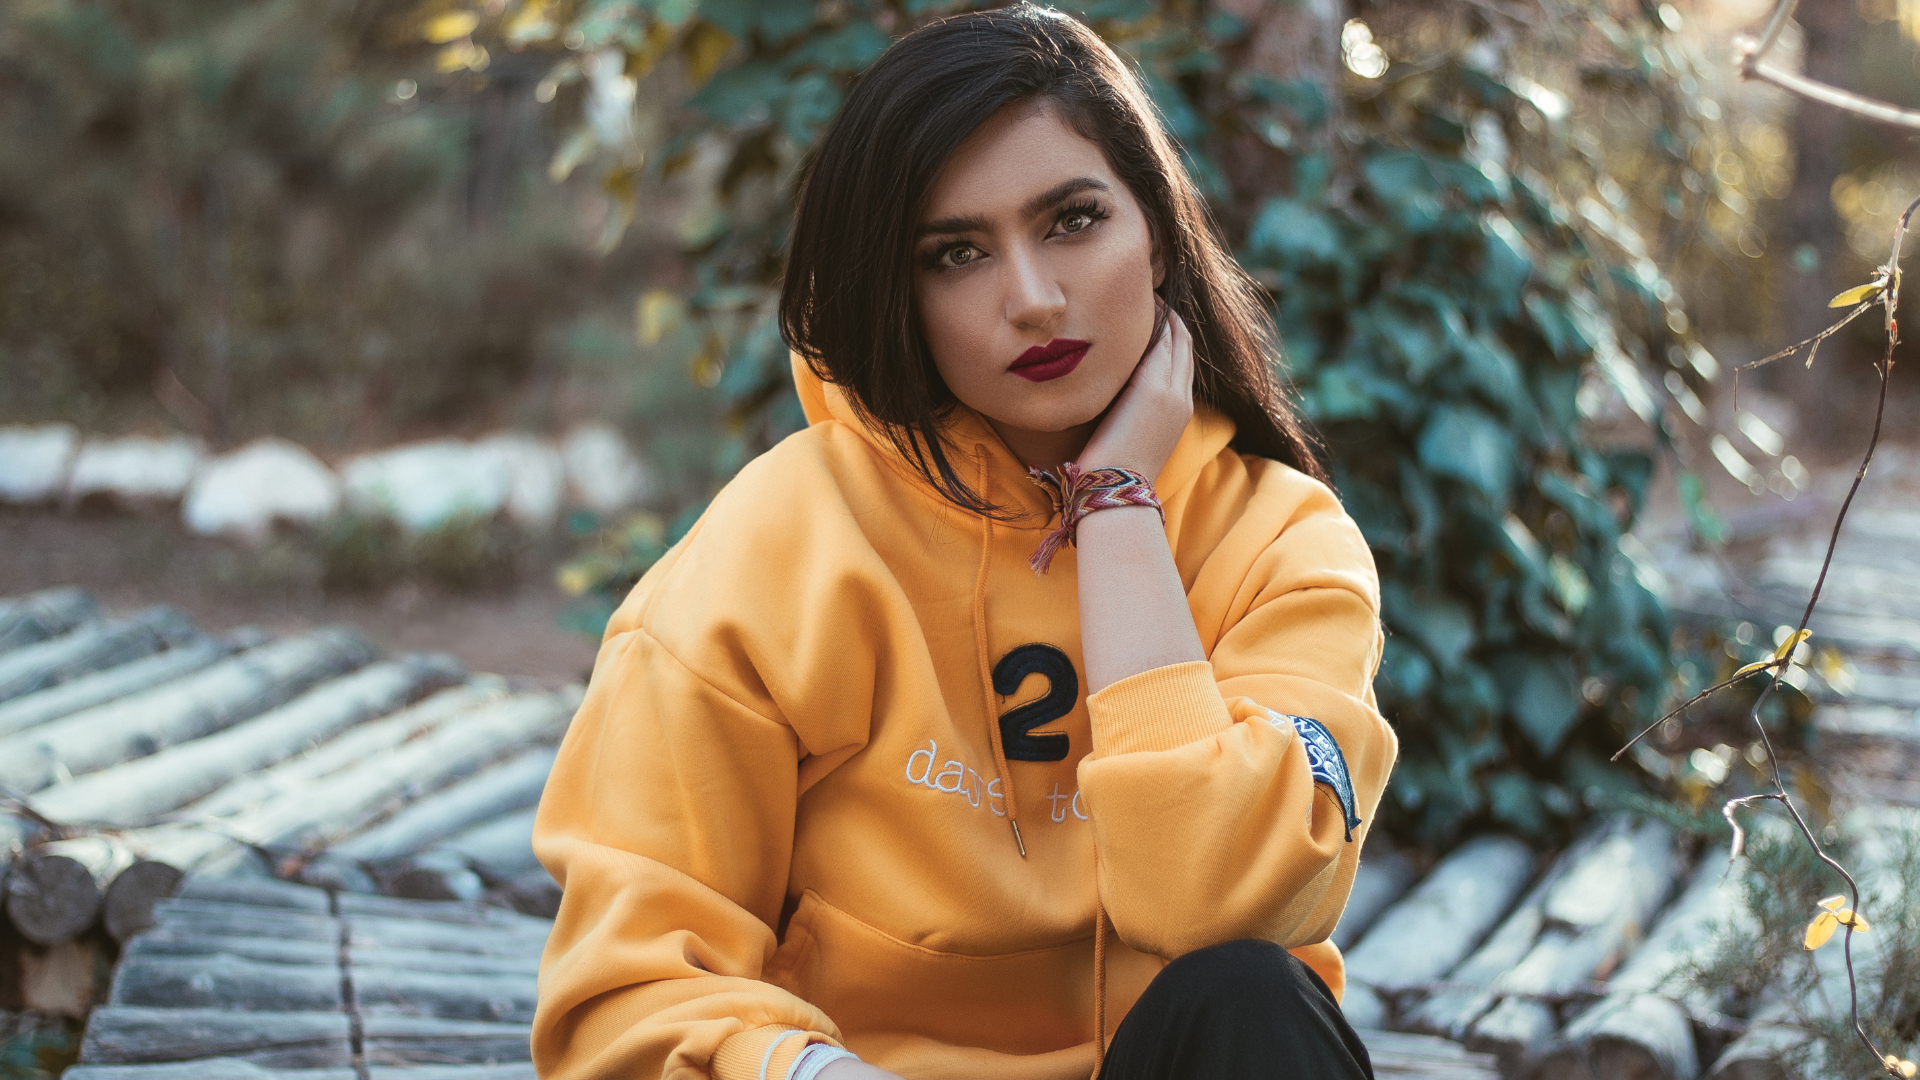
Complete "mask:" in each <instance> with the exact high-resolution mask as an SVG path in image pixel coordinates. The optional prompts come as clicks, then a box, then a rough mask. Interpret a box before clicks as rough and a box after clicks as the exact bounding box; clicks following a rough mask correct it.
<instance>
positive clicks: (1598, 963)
mask: <svg viewBox="0 0 1920 1080" xmlns="http://www.w3.org/2000/svg"><path fill="white" fill-rule="evenodd" d="M1682 869H1683V867H1682V859H1681V856H1680V853H1679V851H1678V850H1677V849H1676V847H1675V844H1674V836H1673V830H1672V829H1671V828H1669V827H1668V826H1667V825H1665V824H1664V823H1661V822H1657V821H1645V822H1639V823H1627V822H1624V821H1621V822H1617V823H1615V825H1614V826H1613V827H1612V828H1611V829H1610V830H1609V833H1608V835H1607V836H1606V838H1605V839H1604V840H1602V841H1601V843H1600V844H1598V845H1597V846H1596V847H1595V848H1594V849H1593V850H1592V851H1590V852H1588V853H1587V855H1586V856H1585V857H1584V858H1582V859H1581V860H1580V861H1579V862H1578V863H1576V864H1574V865H1573V866H1572V867H1571V868H1570V869H1569V870H1568V871H1567V874H1566V876H1565V877H1563V878H1562V879H1561V880H1559V881H1557V882H1555V884H1554V886H1553V888H1552V890H1551V891H1549V893H1548V894H1547V898H1546V901H1545V903H1544V904H1543V905H1542V912H1543V914H1544V916H1545V919H1546V925H1545V927H1544V928H1543V929H1542V931H1541V933H1540V936H1539V939H1538V940H1536V941H1535V942H1534V944H1533V947H1532V948H1531V949H1529V950H1528V952H1527V955H1526V956H1525V957H1524V958H1522V959H1521V961H1520V962H1519V963H1518V964H1516V965H1514V966H1513V968H1511V969H1510V970H1508V971H1506V972H1505V973H1503V974H1502V975H1501V976H1500V977H1499V978H1497V979H1495V980H1494V986H1495V988H1496V989H1497V990H1499V991H1500V992H1501V993H1502V994H1503V995H1504V996H1503V999H1502V1000H1501V1001H1500V1002H1499V1003H1498V1004H1497V1005H1495V1006H1494V1007H1493V1008H1492V1009H1491V1010H1489V1011H1488V1012H1487V1013H1486V1014H1485V1015H1484V1016H1482V1017H1480V1019H1478V1020H1476V1021H1475V1022H1474V1024H1473V1027H1472V1030H1471V1033H1470V1034H1469V1036H1468V1038H1467V1045H1468V1046H1469V1047H1472V1048H1474V1049H1476V1050H1484V1051H1490V1052H1492V1053H1493V1054H1494V1055H1496V1056H1497V1057H1499V1059H1500V1061H1501V1064H1502V1067H1503V1071H1505V1072H1506V1073H1508V1074H1509V1075H1512V1074H1515V1073H1517V1072H1518V1071H1519V1069H1520V1066H1521V1064H1522V1063H1523V1062H1524V1061H1526V1060H1527V1059H1528V1058H1530V1057H1532V1056H1534V1055H1536V1054H1538V1053H1539V1052H1540V1051H1541V1050H1543V1049H1545V1047H1546V1046H1547V1044H1548V1043H1549V1042H1550V1040H1551V1039H1552V1038H1553V1035H1554V1031H1555V1029H1556V1027H1557V1026H1558V1024H1557V1020H1556V1018H1555V1015H1554V1012H1553V1009H1552V1007H1551V1006H1550V1005H1548V1004H1547V1003H1546V1002H1544V1001H1542V1000H1540V998H1541V996H1546V995H1552V996H1564V995H1566V994H1569V993H1572V992H1573V991H1575V990H1577V989H1579V988H1580V987H1582V986H1583V985H1586V984H1587V983H1588V982H1590V981H1591V980H1592V979H1593V978H1594V976H1595V974H1596V973H1597V972H1600V971H1603V970H1606V969H1607V968H1609V967H1611V966H1612V965H1614V964H1617V963H1619V962H1620V960H1621V959H1622V958H1623V957H1624V955H1625V953H1626V951H1627V950H1628V949H1630V948H1632V946H1633V944H1634V943H1635V942H1637V941H1639V940H1640V939H1641V938H1642V937H1643V936H1644V935H1645V933H1646V929H1647V928H1648V927H1650V926H1651V925H1652V924H1653V919H1654V916H1655V914H1657V913H1658V912H1659V910H1660V907H1661V905H1662V904H1664V903H1665V902H1666V899H1667V896H1668V895H1669V894H1670V893H1671V892H1672V891H1673V885H1674V882H1675V880H1676V879H1677V878H1678V877H1679V875H1680V873H1681V871H1682Z"/></svg>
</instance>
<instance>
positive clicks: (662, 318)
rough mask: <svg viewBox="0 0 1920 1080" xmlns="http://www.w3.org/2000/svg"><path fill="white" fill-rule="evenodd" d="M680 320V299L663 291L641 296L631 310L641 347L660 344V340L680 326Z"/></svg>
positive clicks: (656, 290) (659, 290) (655, 290)
mask: <svg viewBox="0 0 1920 1080" xmlns="http://www.w3.org/2000/svg"><path fill="white" fill-rule="evenodd" d="M680 319H681V308H680V298H679V297H677V296H675V295H673V294H672V293H670V292H668V291H666V290H665V289H654V290H653V291H651V292H648V293H645V294H643V295H642V296H641V297H640V300H639V302H638V303H636V304H635V305H634V308H633V321H634V325H635V327H636V328H637V329H638V331H639V335H640V344H642V345H658V344H660V339H661V338H664V337H666V336H667V335H668V334H669V333H671V332H672V331H673V329H674V328H675V327H677V326H679V325H680Z"/></svg>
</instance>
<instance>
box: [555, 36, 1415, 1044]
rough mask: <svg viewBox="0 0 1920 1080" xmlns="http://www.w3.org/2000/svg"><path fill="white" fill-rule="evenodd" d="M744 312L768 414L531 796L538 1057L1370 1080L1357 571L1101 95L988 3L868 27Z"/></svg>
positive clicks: (1110, 99)
mask: <svg viewBox="0 0 1920 1080" xmlns="http://www.w3.org/2000/svg"><path fill="white" fill-rule="evenodd" d="M782 316H783V324H784V328H785V332H786V335H787V338H788V341H789V342H790V343H791V344H792V345H793V347H794V349H795V351H796V354H797V355H796V362H795V365H794V378H795V381H796V383H797V385H798V388H799V392H800V396H801V400H802V402H803V404H804V405H805V406H806V411H807V416H808V418H809V420H810V421H811V426H810V427H808V428H807V429H806V430H805V431H803V432H800V433H799V434H796V435H794V436H793V437H791V438H789V439H787V440H786V441H784V442H782V443H781V444H780V445H779V446H777V447H775V448H774V449H773V450H771V451H769V452H768V453H767V454H766V455H764V456H762V457H761V458H759V459H758V460H757V461H755V462H753V463H752V464H751V465H749V466H748V467H747V468H746V469H744V470H742V472H741V473H740V475H739V476H738V477H737V478H736V479H735V480H734V481H733V482H732V483H730V484H729V485H728V486H727V487H726V489H725V490H723V491H722V492H721V493H720V494H719V496H718V497H716V498H715V500H714V502H713V504H712V506H711V508H710V509H709V510H708V511H707V513H706V514H705V516H704V517H703V518H702V519H701V521H700V523H699V524H698V525H697V526H696V527H695V528H694V529H693V531H692V532H690V533H689V534H688V536H687V537H686V539H685V540H684V541H682V542H681V543H680V544H679V545H677V546H676V547H675V548H674V550H673V551H671V552H670V553H669V554H668V555H667V557H666V558H665V559H663V560H662V561H661V562H660V564H659V565H658V566H656V567H655V568H654V569H653V570H652V571H651V572H650V573H649V574H648V575H647V576H646V578H645V579H644V580H642V581H641V582H640V584H639V586H638V587H637V588H636V589H635V590H634V591H633V594H632V595H631V596H630V597H629V598H628V600H627V601H626V603H625V604H624V605H623V606H622V607H621V609H620V611H619V613H617V614H616V615H615V616H614V618H613V621H612V623H611V624H610V625H609V627H608V630H607V637H606V641H605V644H604V645H603V647H602V649H601V652H600V657H599V661H598V664H597V666H596V668H595V671H594V677H593V682H592V686H591V687H590V688H589V690H588V694H587V699H586V702H585V704H584V705H583V706H582V707H581V710H580V713H579V715H578V717H577V718H576V719H575V721H574V724H573V727H572V730H571V731H570V732H569V734H568V736H567V740H566V744H565V746H564V747H563V748H562V751H561V755H560V759H559V762H558V764H557V765H556V766H555V769H554V772H553V777H552V780H551V781H550V782H549V784H548V786H547V795H546V798H545V801H544V802H543V804H542V806H541V811H540V818H539V825H538V829H537V832H536V848H537V850H538V851H539V854H540V856H541V859H542V860H543V862H545V864H546V865H547V866H548V867H549V868H550V869H551V870H552V871H553V873H554V874H555V876H556V877H557V878H558V879H559V880H560V882H561V883H562V885H563V886H564V887H565V890H566V892H565V902H564V903H563V904H562V907H561V911H560V916H559V919H558V920H557V921H556V923H555V925H554V932H553V936H552V939H551V941H550V943H549V945H548V948H547V953H546V957H545V960H544V962H543V965H542V970H541V992H540V1008H539V1013H538V1016H537V1018H536V1020H535V1025H534V1056H535V1062H536V1063H537V1065H538V1067H539V1069H540V1072H541V1075H542V1076H545V1077H549V1078H568V1080H571V1078H574V1077H588V1076H593V1077H635V1078H638V1077H652V1076H656V1075H660V1076H674V1077H697V1076H703V1075H706V1076H712V1077H715V1078H717V1080H756V1078H762V1077H766V1078H776V1080H777V1078H787V1077H793V1078H798V1080H809V1078H811V1077H814V1076H816V1075H817V1076H819V1077H822V1078H825V1080H860V1078H863V1077H864V1078H875V1077H888V1076H899V1077H908V1078H911V1080H923V1078H935V1077H955V1078H958V1077H991V1078H996V1080H1029V1078H1030V1080H1068V1078H1072V1080H1085V1078H1087V1077H1088V1076H1090V1075H1091V1074H1093V1073H1094V1072H1095V1071H1096V1070H1099V1072H1100V1074H1101V1075H1102V1076H1104V1077H1109V1078H1129V1077H1149V1076H1152V1077H1162V1078H1167V1077H1174V1076H1183V1077H1184V1076H1206V1077H1215V1078H1218V1077H1232V1076H1248V1075H1281V1074H1284V1075H1287V1076H1302V1077H1322V1076H1325V1077H1356V1076H1366V1075H1370V1071H1369V1068H1368V1065H1367V1062H1366V1053H1365V1050H1364V1049H1363V1048H1362V1047H1361V1046H1360V1045H1359V1043H1358V1040H1356V1039H1354V1038H1353V1035H1352V1032H1351V1030H1350V1029H1348V1028H1347V1027H1346V1025H1345V1023H1344V1021H1342V1020H1341V1018H1340V1016H1339V1011H1338V1006H1337V1004H1336V999H1335V993H1336V991H1337V989H1338V988H1339V987H1340V985H1341V979H1342V977H1341V967H1340V960H1339V954H1338V952H1337V950H1335V949H1334V948H1333V946H1332V945H1331V944H1329V943H1327V941H1326V938H1327V936H1328V934H1329V933H1330V932H1331V931H1332V929H1333V927H1334V924H1335V922H1336V921H1337V920H1338V918H1339V915H1340V911H1341V908H1342V906H1343V905H1344V904H1345V901H1346V894H1347V890H1348V888H1349V886H1350V884H1351V881H1352V877H1353V872H1354V868H1355V866H1356V865H1357V863H1358V859H1359V850H1360V844H1361V840H1362V838H1363V836H1364V833H1365V829H1366V827H1367V824H1368V823H1369V822H1370V820H1371V817H1372V814H1373V810H1374V808H1375V806H1376V805H1377V803H1378V801H1379V798H1380V794H1381V791H1382V789H1383V788H1384V786H1385V784H1386V778H1387V773H1388V771H1389V770H1390V768H1391V766H1392V762H1393V756H1394V752H1395V743H1394V738H1393V735H1392V732H1391V731H1390V730H1389V729H1388V727H1387V726H1386V724H1385V723H1384V721H1382V719H1381V718H1380V716H1379V713H1378V712H1377V710H1376V709H1375V707H1374V702H1373V697H1372V692H1371V689H1370V682H1371V677H1372V674H1373V670H1374V667H1375V665H1376V664H1377V662H1378V659H1379V641H1380V636H1379V629H1378V620H1377V598H1378V588H1377V581H1376V579H1375V576H1374V569H1373V564H1372V560H1371V558H1370V556H1369V554H1368V552H1367V548H1366V545H1365V543H1364V541H1363V540H1362V539H1361V537H1360V534H1359V532H1358V530H1356V529H1355V527H1354V525H1353V523H1352V522H1351V521H1350V520H1349V519H1348V518H1347V516H1346V515H1345V514H1344V513H1343V512H1342V511H1341V509H1340V505H1339V503H1338V502H1337V501H1336V499H1335V498H1334V497H1333V495H1332V494H1331V493H1330V492H1329V491H1328V489H1327V488H1326V486H1325V485H1324V484H1323V483H1322V482H1321V480H1320V478H1319V472H1318V467H1317V466H1316V464H1315V463H1314V461H1313V458H1312V456H1311V453H1310V451H1309V448H1308V445H1307V442H1306V440H1305V438H1304V437H1303V435H1302V433H1301V428H1300V426H1299V424H1298V423H1297V421H1296V420H1295V419H1294V418H1293V416H1292V414H1291V413H1290V412H1288V411H1287V409H1286V407H1285V404H1284V402H1283V401H1282V399H1281V397H1280V394H1279V391H1278V388H1277V387H1276V385H1275V383H1274V380H1273V376H1272V374H1271V368H1270V358H1269V356H1268V353H1267V343H1268V340H1269V339H1268V337H1267V334H1266V328H1267V324H1266V322H1265V321H1264V314H1263V309H1262V307H1261V305H1260V302H1259V299H1258V294H1257V292H1256V290H1255V288H1254V287H1253V285H1252V284H1251V283H1250V282H1249V281H1248V279H1247V278H1246V276H1245V275H1244V274H1243V273H1241V272H1240V271H1239V269H1238V268H1237V267H1236V266H1234V264H1233V263H1232V260H1231V259H1230V258H1229V257H1228V255H1227V254H1226V253H1225V251H1224V249H1223V247H1222V246H1221V244H1220V242H1219V241H1218V240H1217V239H1216V237H1215V235H1214V233H1213V232H1212V230H1211V227H1210V225H1209V223H1208V221H1207V219H1206V217H1205V212H1204V209H1203V208H1202V205H1201V203H1200V200H1199V198H1198V195H1197V194H1196V192H1195V190H1194V187H1193V184H1192V183H1191V181H1190V180H1189V179H1188V178H1187V176H1186V175H1185V173H1184V172H1183V171H1182V169H1181V167H1180V165H1179V161H1178V157H1177V156H1176V151H1175V150H1174V148H1173V146H1172V144H1171V142H1170V141H1169V139H1168V138H1167V136H1166V135H1165V133H1164V132H1163V130H1162V129H1161V127H1160V126H1159V123H1158V121H1157V120H1156V119H1155V115H1154V113H1153V111H1152V107H1151V105H1150V104H1149V103H1148V100H1147V98H1146V97H1145V95H1144V93H1143V92H1142V89H1141V86H1140V84H1139V82H1138V81H1137V79H1136V78H1135V77H1134V76H1133V75H1132V74H1131V73H1130V71H1129V70H1128V69H1127V68H1126V67H1125V66H1124V65H1123V64H1122V63H1121V62H1120V61H1119V60H1118V59H1117V58H1116V57H1115V55H1114V54H1113V53H1112V51H1111V50H1110V49H1108V48H1107V46H1105V45H1104V44H1103V43H1101V42H1100V41H1099V39H1098V38H1097V37H1095V36H1094V35H1093V34H1092V33H1091V32H1090V31H1088V30H1087V29H1086V28H1085V27H1083V26H1081V25H1080V24H1078V23H1076V22H1074V21H1072V20H1070V19H1068V18H1066V17H1064V16H1061V15H1059V14H1057V13H1054V12H1051V11H1049V10H1047V9H1043V8H1036V7H1032V6H1027V5H1022V6H1020V7H1016V8H1010V9H1006V10H1002V11H996V12H987V13H980V14H973V15H966V16H961V17H957V18H953V19H949V20H946V21H944V22H941V23H938V24H935V25H933V26H930V27H927V28H925V29H922V30H920V31H917V32H915V33H913V34H911V35H908V36H907V37H906V38H904V39H902V40H901V41H900V42H899V43H897V44H896V45H894V46H893V48H892V49H890V50H889V51H888V52H887V54H886V55H884V56H883V57H881V59H880V60H879V61H878V62H877V63H876V64H875V65H874V66H873V68H872V69H871V70H870V71H869V72H868V73H867V74H866V75H865V76H863V77H862V79H861V80H860V82H859V83H858V85H857V86H856V87H855V89H854V91H853V93H852V94H851V95H850V97H849V98H848V101H847V103H846V107H845V108H844V110H843V111H842V113H841V116H840V118H839V119H838V120H837V122H836V123H835V124H834V126H833V128H832V129H831V131H829V132H828V133H827V135H826V136H825V138H824V139H823V142H822V144H821V146H820V149H819V153H818V156H817V158H816V160H815V163H814V165H813V167H812V171H811V173H810V175H809V176H808V178H807V180H806V183H805V186H804V189H803V192H802V195H801V199H800V204H799V209H798V212H797V216H796V219H795V226H794V233H793V250H792V255H791V259H790V262H789V268H788V273H787V278H786V289H785V294H784V296H783V302H782ZM1196 396H1197V398H1198V400H1197V401H1196V400H1195V398H1196ZM1030 470H1034V471H1035V472H1038V473H1040V474H1041V475H1040V477H1039V482H1036V480H1035V478H1034V476H1033V475H1030ZM1036 569H1039V570H1042V571H1044V572H1042V573H1036ZM1283 950H1290V952H1289V951H1283ZM842 1047H844V1048H845V1049H844V1050H842V1049H841V1048H842ZM856 1054H857V1055H858V1056H857V1058H856V1057H854V1056H853V1055H856ZM1103 1057H1104V1064H1103V1063H1102V1062H1103Z"/></svg>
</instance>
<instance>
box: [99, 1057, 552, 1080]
mask: <svg viewBox="0 0 1920 1080" xmlns="http://www.w3.org/2000/svg"><path fill="white" fill-rule="evenodd" d="M61 1075H62V1077H64V1078H65V1080H363V1078H362V1077H361V1074H360V1073H359V1072H358V1071H357V1070H354V1069H350V1068H348V1069H270V1068H266V1067H264V1066H261V1065H257V1064H255V1063H253V1062H251V1061H245V1060H242V1059H240V1058H228V1057H222V1058H200V1059H198V1060H195V1061H173V1062H162V1063H158V1064H150V1065H75V1066H72V1067H70V1068H69V1069H67V1071H66V1072H64V1073H62V1074H61ZM364 1080H538V1077H537V1076H536V1074H535V1073H534V1070H533V1062H531V1061H516V1062H510V1063H506V1064H497V1065H399V1066H389V1065H381V1066H378V1067H374V1068H369V1069H367V1072H366V1076H365V1077H364Z"/></svg>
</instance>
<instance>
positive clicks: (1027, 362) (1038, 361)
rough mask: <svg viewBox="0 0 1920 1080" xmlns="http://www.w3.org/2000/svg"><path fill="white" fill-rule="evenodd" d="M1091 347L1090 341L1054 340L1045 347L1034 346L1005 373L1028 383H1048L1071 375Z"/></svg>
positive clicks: (1021, 355)
mask: <svg viewBox="0 0 1920 1080" xmlns="http://www.w3.org/2000/svg"><path fill="white" fill-rule="evenodd" d="M1092 346H1093V343H1092V342H1090V341H1075V340H1073V339H1072V338H1054V339H1053V340H1052V341H1049V342H1047V343H1046V344H1045V345H1035V346H1034V347H1033V348H1031V349H1028V350H1027V351H1026V352H1023V353H1021V354H1020V358H1019V359H1017V360H1015V361H1014V362H1013V363H1012V364H1011V365H1010V366H1009V367H1008V368H1007V371H1009V372H1010V373H1012V374H1014V375H1018V376H1020V377H1021V378H1023V379H1025V380H1027V381H1028V382H1048V381H1050V380H1053V379H1058V378H1060V377H1061V376H1063V375H1069V374H1072V372H1073V369H1074V368H1077V367H1079V366H1080V361H1082V360H1084V359H1086V357H1087V350H1088V349H1089V348H1091V347H1092Z"/></svg>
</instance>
